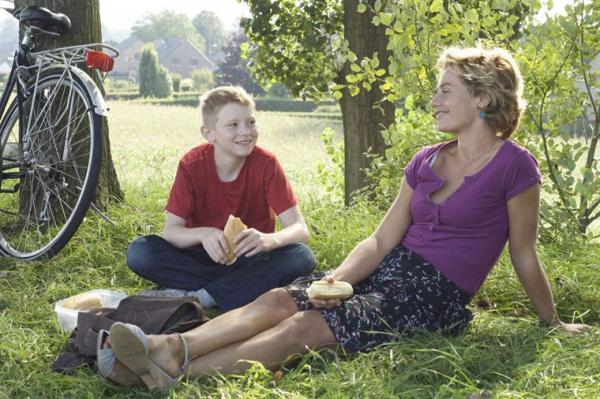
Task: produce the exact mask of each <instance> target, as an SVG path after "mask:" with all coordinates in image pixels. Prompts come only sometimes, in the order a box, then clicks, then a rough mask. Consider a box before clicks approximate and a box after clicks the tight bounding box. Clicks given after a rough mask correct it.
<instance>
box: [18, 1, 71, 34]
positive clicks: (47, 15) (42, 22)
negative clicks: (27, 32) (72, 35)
mask: <svg viewBox="0 0 600 399" xmlns="http://www.w3.org/2000/svg"><path fill="white" fill-rule="evenodd" d="M18 18H19V21H21V22H22V23H24V24H26V25H31V26H35V27H37V28H40V29H43V30H45V31H50V32H54V33H58V34H63V33H65V32H68V31H69V29H71V20H70V19H69V17H67V16H66V15H65V14H60V13H55V12H52V11H50V10H49V9H47V8H45V7H38V6H29V7H25V8H23V9H22V10H21V11H20V12H19V15H18Z"/></svg>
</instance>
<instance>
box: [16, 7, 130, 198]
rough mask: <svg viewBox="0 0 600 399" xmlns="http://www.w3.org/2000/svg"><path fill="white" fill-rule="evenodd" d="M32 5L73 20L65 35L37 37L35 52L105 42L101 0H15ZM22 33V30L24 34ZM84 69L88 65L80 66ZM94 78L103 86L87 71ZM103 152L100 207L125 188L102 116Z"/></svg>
mask: <svg viewBox="0 0 600 399" xmlns="http://www.w3.org/2000/svg"><path fill="white" fill-rule="evenodd" d="M30 5H35V6H42V7H46V8H48V9H50V10H52V11H54V12H60V13H63V14H66V15H68V16H69V18H70V19H71V30H70V31H69V32H67V33H65V34H64V35H62V36H60V37H58V38H56V39H53V38H47V37H39V38H38V39H37V40H36V43H37V44H38V47H37V48H36V51H41V50H46V49H50V48H55V47H63V46H72V45H76V44H85V43H98V42H101V41H102V29H101V25H100V5H99V0H15V7H17V8H22V7H26V6H30ZM22 35H23V32H22V31H21V35H20V36H21V37H22ZM81 69H84V70H85V68H81ZM86 72H88V74H89V75H90V76H91V77H92V79H94V81H95V82H96V84H97V85H98V87H100V88H102V84H101V82H99V81H98V79H97V78H96V74H95V73H90V71H86ZM102 126H103V128H102V130H103V131H102V136H103V141H104V143H103V144H104V145H103V147H102V148H103V154H102V165H101V167H100V176H99V178H98V186H97V187H96V195H95V199H94V203H95V204H96V205H97V206H98V207H99V208H101V209H103V208H106V205H107V204H108V202H109V201H111V200H119V201H120V200H122V199H123V191H122V190H121V186H120V184H119V179H118V178H117V173H116V171H115V167H114V164H113V160H112V155H111V152H110V139H109V135H108V123H107V122H106V117H103V123H102Z"/></svg>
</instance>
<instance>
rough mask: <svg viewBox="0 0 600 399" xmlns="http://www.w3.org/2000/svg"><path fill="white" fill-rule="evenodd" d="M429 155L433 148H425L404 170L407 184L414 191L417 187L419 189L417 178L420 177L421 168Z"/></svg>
mask: <svg viewBox="0 0 600 399" xmlns="http://www.w3.org/2000/svg"><path fill="white" fill-rule="evenodd" d="M429 153H431V147H426V148H423V149H422V150H420V151H419V152H417V153H416V154H415V155H414V156H413V157H412V159H411V160H410V161H409V162H408V164H407V165H406V167H405V168H404V177H405V178H406V182H407V183H408V185H409V186H410V187H411V188H412V189H415V187H417V176H418V175H419V168H421V164H422V163H423V160H424V159H425V158H426V157H427V155H428V154H429Z"/></svg>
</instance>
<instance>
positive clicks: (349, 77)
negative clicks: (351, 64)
mask: <svg viewBox="0 0 600 399" xmlns="http://www.w3.org/2000/svg"><path fill="white" fill-rule="evenodd" d="M346 81H347V82H348V83H355V82H357V81H358V78H357V77H356V75H354V74H351V73H349V74H348V75H346Z"/></svg>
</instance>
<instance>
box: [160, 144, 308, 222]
mask: <svg viewBox="0 0 600 399" xmlns="http://www.w3.org/2000/svg"><path fill="white" fill-rule="evenodd" d="M296 204H297V200H296V197H295V196H294V193H293V192H292V187H291V186H290V184H289V182H288V180H287V177H286V176H285V173H284V171H283V168H282V167H281V165H280V164H279V161H277V158H276V157H275V155H273V154H272V153H270V152H269V151H266V150H264V149H262V148H260V147H255V148H254V150H253V151H252V153H251V154H250V155H249V156H248V158H246V162H245V163H244V166H243V167H242V170H241V171H240V174H239V176H238V177H237V179H235V180H234V181H231V182H222V181H221V180H219V176H218V175H217V169H216V165H215V152H214V147H213V146H212V145H211V144H202V145H200V146H198V147H195V148H192V149H191V150H190V151H188V152H187V153H186V154H185V155H184V156H183V158H181V161H179V166H178V168H177V175H176V176H175V181H174V182H173V186H172V187H171V193H170V195H169V199H168V201H167V206H166V207H165V209H166V210H167V211H168V212H170V213H172V214H174V215H177V216H179V217H181V218H183V219H185V220H186V226H187V227H216V228H219V229H222V228H223V227H224V226H225V223H226V222H227V218H228V216H229V215H234V216H237V217H239V218H241V219H242V222H244V223H245V224H246V225H247V226H248V227H253V228H255V229H256V230H258V231H262V232H263V233H272V232H273V231H275V216H276V215H279V214H280V213H282V212H284V211H286V210H287V209H289V208H291V207H293V206H295V205H296Z"/></svg>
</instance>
